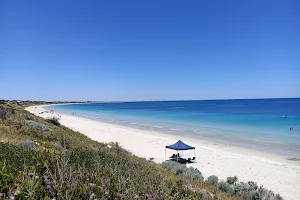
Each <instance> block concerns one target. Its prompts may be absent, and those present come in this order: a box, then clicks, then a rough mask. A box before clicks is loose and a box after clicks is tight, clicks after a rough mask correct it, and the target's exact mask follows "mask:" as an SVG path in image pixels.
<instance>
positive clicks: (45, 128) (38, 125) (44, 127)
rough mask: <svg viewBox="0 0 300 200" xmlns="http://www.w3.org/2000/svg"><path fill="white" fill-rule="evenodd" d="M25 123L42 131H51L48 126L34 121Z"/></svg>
mask: <svg viewBox="0 0 300 200" xmlns="http://www.w3.org/2000/svg"><path fill="white" fill-rule="evenodd" d="M25 123H26V124H27V125H29V126H32V127H35V128H39V129H41V130H42V131H50V129H49V128H48V127H47V126H46V125H44V124H41V123H38V122H36V121H33V120H25Z"/></svg>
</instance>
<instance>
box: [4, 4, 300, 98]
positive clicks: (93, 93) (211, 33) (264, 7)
mask: <svg viewBox="0 0 300 200" xmlns="http://www.w3.org/2000/svg"><path fill="white" fill-rule="evenodd" d="M299 96H300V1H299V0H295V1H289V0H282V1H276V0H269V1H268V0H257V1H256V0H251V1H241V0H228V1H227V0H220V1H215V0H205V1H204V0H203V1H202V0H191V1H180V0H178V1H175V0H166V1H164V0H136V1H132V0H126V1H124V0H119V1H115V0H106V1H100V0H94V1H90V0H85V1H83V0H81V1H77V0H63V1H62V0H51V1H40V0H36V1H31V0H27V1H11V0H0V99H24V100H26V99H30V100H99V101H102V100H104V101H106V100H120V101H131V100H178V99H224V98H225V99H228V98H272V97H299Z"/></svg>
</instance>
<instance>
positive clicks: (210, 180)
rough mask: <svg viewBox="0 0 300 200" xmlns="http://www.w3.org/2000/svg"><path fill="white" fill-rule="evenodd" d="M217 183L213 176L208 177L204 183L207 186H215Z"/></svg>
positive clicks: (217, 179) (215, 177)
mask: <svg viewBox="0 0 300 200" xmlns="http://www.w3.org/2000/svg"><path fill="white" fill-rule="evenodd" d="M218 181H219V178H218V177H217V176H215V175H212V176H209V177H208V178H207V179H206V181H205V183H207V184H208V185H216V184H217V183H218Z"/></svg>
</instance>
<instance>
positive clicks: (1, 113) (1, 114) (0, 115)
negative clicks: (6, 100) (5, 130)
mask: <svg viewBox="0 0 300 200" xmlns="http://www.w3.org/2000/svg"><path fill="white" fill-rule="evenodd" d="M6 115H7V111H6V109H5V107H4V106H2V105H0V119H2V120H3V119H5V118H6Z"/></svg>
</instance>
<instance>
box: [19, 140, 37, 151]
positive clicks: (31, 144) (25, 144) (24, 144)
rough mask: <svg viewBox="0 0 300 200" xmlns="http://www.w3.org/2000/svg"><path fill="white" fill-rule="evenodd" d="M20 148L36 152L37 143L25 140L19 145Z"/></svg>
mask: <svg viewBox="0 0 300 200" xmlns="http://www.w3.org/2000/svg"><path fill="white" fill-rule="evenodd" d="M18 146H19V147H21V148H22V149H24V150H35V147H36V146H35V142H33V141H31V140H24V141H21V142H19V143H18Z"/></svg>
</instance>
